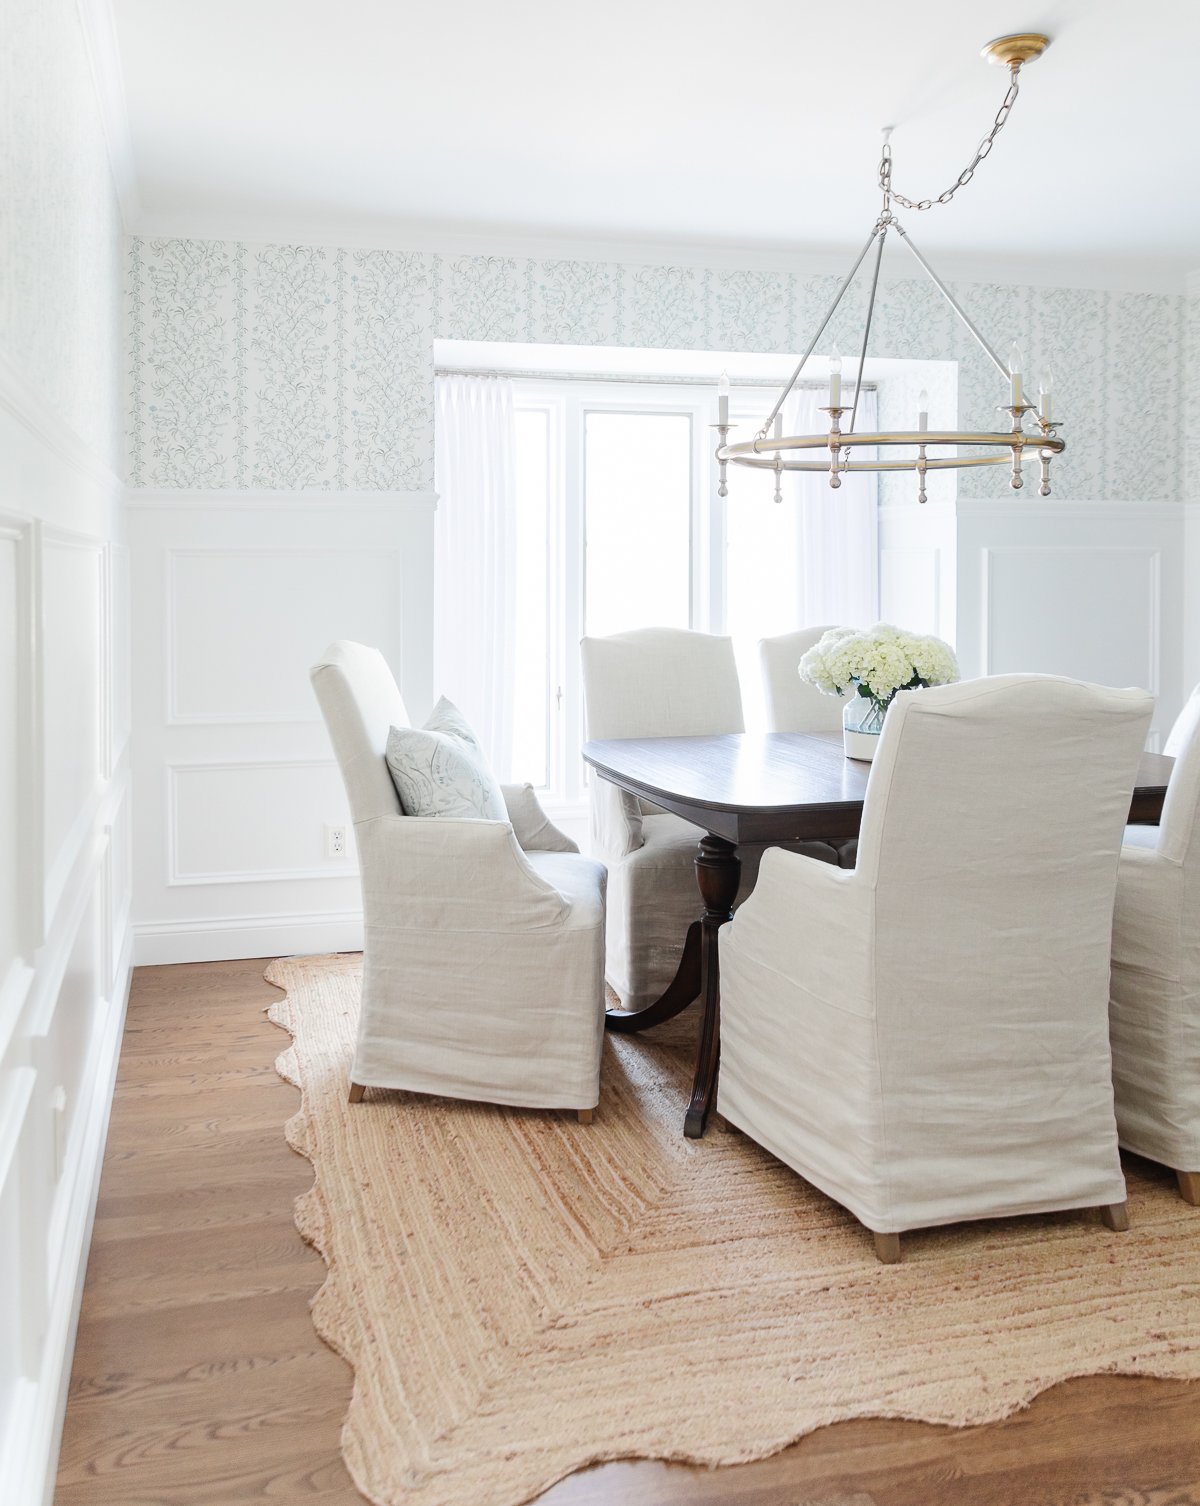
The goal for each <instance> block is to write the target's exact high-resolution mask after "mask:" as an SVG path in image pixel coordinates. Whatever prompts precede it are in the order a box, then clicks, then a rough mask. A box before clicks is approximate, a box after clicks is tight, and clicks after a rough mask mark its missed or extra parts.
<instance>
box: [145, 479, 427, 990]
mask: <svg viewBox="0 0 1200 1506" xmlns="http://www.w3.org/2000/svg"><path fill="white" fill-rule="evenodd" d="M127 517H128V525H129V540H130V547H131V588H132V596H133V618H134V624H135V629H134V634H133V644H134V648H133V662H134V671H133V674H134V679H133V684H134V703H135V711H134V727H133V740H132V745H131V751H132V761H133V768H134V776H135V779H136V781H137V788H138V791H139V800H138V802H137V805H136V807H135V808H134V812H133V825H134V855H133V873H134V908H133V920H134V929H135V933H136V935H137V953H136V955H137V961H138V963H139V964H142V963H158V962H168V961H169V962H181V961H207V960H214V959H217V958H228V957H254V956H262V955H265V954H266V953H267V952H270V951H275V950H278V951H287V952H310V951H320V950H325V949H329V948H332V949H334V950H344V949H346V948H348V947H351V946H356V945H358V944H359V943H360V941H361V934H362V930H361V920H360V918H359V915H358V910H357V906H358V903H359V895H358V880H357V865H356V862H355V860H354V858H353V855H351V857H350V858H349V859H348V860H340V859H330V858H326V857H325V854H324V833H323V827H324V825H325V823H326V822H337V823H338V824H346V825H347V826H349V825H350V822H349V813H348V807H347V804H346V801H345V793H344V790H343V788H342V784H341V779H340V775H339V774H338V772H337V768H336V764H335V762H334V760H333V753H332V749H331V747H330V744H329V739H328V736H327V734H326V731H325V728H324V724H323V723H322V721H321V719H320V715H319V712H318V709H317V704H316V700H315V698H314V696H313V693H312V688H311V685H310V682H309V666H310V665H311V664H312V663H313V662H314V661H315V660H316V658H317V657H318V656H319V655H320V654H321V652H322V651H323V650H324V648H325V646H326V644H327V643H328V641H329V640H330V639H332V638H338V637H350V638H360V639H364V641H367V642H371V643H373V644H374V645H375V646H377V647H378V648H379V649H380V650H381V651H382V652H383V654H384V656H385V658H386V659H387V660H388V662H389V663H390V664H391V665H392V667H393V669H394V671H395V673H396V677H397V679H398V680H399V682H400V685H401V689H402V691H403V694H404V697H405V702H406V705H407V709H408V711H409V713H410V715H411V716H412V717H413V718H414V720H417V721H419V720H420V719H421V718H423V717H424V716H425V715H426V714H427V713H428V711H429V710H430V708H431V706H432V704H433V665H432V653H431V648H432V642H433V632H432V623H433V581H432V568H431V566H432V558H433V523H434V497H433V494H432V493H430V492H421V493H388V494H383V495H380V494H364V493H361V492H348V493H330V492H323V491H322V492H301V493H293V494H291V495H289V496H287V497H280V496H278V495H275V494H273V493H270V492H265V493H264V492H257V493H248V494H243V493H238V494H235V495H230V494H228V493H224V494H221V495H218V496H214V495H213V494H211V493H203V492H202V493H194V494H191V495H186V494H185V495H183V496H180V495H178V494H175V493H165V494H164V493H161V492H159V493H157V494H152V495H147V494H141V495H139V496H138V497H136V498H135V499H134V505H132V506H131V507H130V509H129V511H128V514H127ZM314 595H316V596H319V598H320V599H319V600H316V601H313V600H312V599H311V598H312V597H313V596H314ZM352 853H353V849H352ZM351 906H353V907H354V908H353V909H351V908H348V907H351ZM306 917H307V918H306Z"/></svg>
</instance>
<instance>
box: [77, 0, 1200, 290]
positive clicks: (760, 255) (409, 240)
mask: <svg viewBox="0 0 1200 1506" xmlns="http://www.w3.org/2000/svg"><path fill="white" fill-rule="evenodd" d="M80 3H81V4H82V3H86V4H100V3H103V0H80ZM130 233H131V234H134V235H137V236H140V237H142V238H144V239H147V240H150V239H165V240H207V241H246V242H249V243H252V244H263V243H265V244H274V245H279V244H284V245H288V244H290V245H303V246H327V247H346V248H352V249H363V250H397V251H418V252H429V253H434V254H440V255H443V256H510V257H518V258H520V257H528V258H530V259H532V260H534V261H555V260H563V261H590V262H625V263H631V264H633V265H646V266H673V267H696V268H709V269H712V270H721V271H724V270H737V271H767V272H792V273H795V274H796V275H798V276H802V277H820V276H840V275H842V274H844V273H845V271H846V267H847V264H848V263H849V262H850V261H851V260H852V259H853V256H854V254H855V252H856V251H857V249H858V248H857V246H840V247H839V246H820V245H807V246H779V245H739V244H735V243H732V242H729V241H712V240H709V241H706V240H686V239H681V240H678V241H663V240H655V239H649V238H644V239H643V238H638V237H624V238H621V237H614V236H606V235H599V234H597V235H593V236H588V235H565V234H554V233H550V232H542V231H538V230H531V229H526V230H514V229H512V228H504V227H497V226H490V227H489V226H487V225H446V224H435V223H430V222H419V221H412V222H405V221H384V220H379V221H366V220H352V219H347V220H335V219H331V218H323V217H316V218H312V217H308V218H306V217H303V216H295V217H292V216H283V215H275V216H255V215H247V214H239V213H237V212H221V211H212V212H206V211H202V210H182V211H172V212H163V211H158V212H143V213H142V214H140V215H139V216H138V217H137V219H136V220H135V221H134V222H133V223H132V224H131V225H130ZM922 250H923V251H926V250H928V254H929V256H930V259H931V260H932V261H933V263H934V265H935V266H936V267H937V270H938V272H939V274H940V275H941V276H943V277H945V278H947V279H949V280H950V281H953V282H967V283H1001V284H1015V285H1018V286H1022V287H1070V288H1092V289H1098V290H1107V291H1115V292H1137V293H1170V294H1179V293H1182V292H1183V291H1184V288H1185V285H1186V283H1187V278H1188V274H1189V270H1190V269H1189V267H1188V265H1187V264H1186V262H1183V261H1180V260H1177V259H1173V258H1149V257H1147V258H1140V259H1139V258H1133V257H1128V256H1111V257H1105V256H1093V257H1082V256H1080V255H1078V254H1070V255H1059V256H1053V255H1050V256H1037V257H1033V256H996V255H992V256H989V255H988V254H987V253H974V252H962V251H958V252H954V251H950V252H947V251H939V250H938V249H937V246H936V244H935V245H933V247H932V250H929V248H927V247H925V246H924V245H923V246H922ZM920 275H922V274H921V273H920V269H919V267H918V266H917V264H916V263H915V262H914V261H912V260H911V259H910V258H909V257H907V256H904V255H902V254H900V253H899V251H897V252H895V253H893V254H892V255H890V256H885V258H884V261H883V266H882V269H881V273H880V276H881V280H882V281H884V282H896V281H911V280H912V279H913V278H915V277H918V276H920ZM1193 275H1200V274H1193Z"/></svg>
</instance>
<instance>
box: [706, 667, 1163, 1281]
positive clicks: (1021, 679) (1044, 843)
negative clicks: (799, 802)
mask: <svg viewBox="0 0 1200 1506" xmlns="http://www.w3.org/2000/svg"><path fill="white" fill-rule="evenodd" d="M1152 706H1153V701H1152V699H1151V697H1150V696H1148V695H1146V694H1145V693H1144V692H1142V691H1139V690H1107V689H1103V688H1100V687H1097V686H1091V685H1083V684H1080V683H1078V682H1076V681H1071V680H1060V679H1056V678H1051V677H1047V676H1031V675H1005V676H998V677H996V678H993V679H985V680H973V681H967V682H965V683H962V684H956V685H945V686H939V687H937V688H934V689H930V690H920V691H902V692H901V693H900V694H899V695H898V696H897V697H896V700H895V702H894V703H893V705H892V708H891V710H890V711H889V712H888V716H887V721H886V723H885V724H884V730H883V734H882V737H881V739H880V746H879V751H878V752H877V754H876V755H875V761H874V764H873V765H872V769H871V775H870V782H869V784H868V786H867V796H866V802H865V808H864V812H863V822H862V831H861V834H860V837H859V849H858V865H857V867H856V868H855V869H854V870H853V871H848V870H846V869H840V868H832V867H829V866H828V865H826V864H823V863H813V862H809V861H808V860H807V859H805V858H801V857H795V856H793V855H792V854H791V853H789V852H785V851H782V850H781V849H771V850H769V851H768V852H767V853H766V855H765V857H764V858H763V862H762V868H761V871H760V874H759V879H758V884H757V886H756V888H755V891H754V894H753V895H752V896H751V898H750V899H749V900H747V902H746V903H745V904H744V905H743V906H742V908H741V909H740V910H739V911H738V913H737V915H736V916H735V917H734V919H733V921H732V922H731V923H730V924H729V925H727V926H726V927H725V928H724V929H723V930H722V932H721V940H720V956H721V1075H720V1084H719V1089H718V1098H717V1107H718V1109H719V1111H720V1112H721V1113H722V1114H723V1115H724V1116H725V1117H726V1119H728V1120H729V1121H730V1122H731V1123H732V1124H733V1125H735V1126H737V1127H738V1128H740V1129H742V1130H744V1131H745V1132H746V1133H747V1134H748V1135H750V1136H752V1137H753V1138H754V1139H755V1140H757V1141H758V1143H759V1144H760V1145H763V1146H765V1147H766V1149H767V1150H769V1151H771V1152H772V1154H773V1155H775V1156H777V1157H778V1158H779V1159H780V1160H782V1161H784V1162H786V1163H787V1164H788V1165H789V1166H791V1167H792V1168H793V1169H794V1170H795V1171H797V1172H799V1173H800V1175H801V1176H803V1177H804V1178H805V1179H806V1180H808V1181H810V1182H811V1183H813V1185H814V1186H816V1187H819V1188H820V1189H821V1190H822V1191H824V1192H825V1193H827V1194H828V1195H829V1196H830V1197H832V1198H834V1199H835V1200H836V1201H837V1202H839V1203H841V1204H843V1206H845V1207H846V1208H848V1209H849V1210H850V1211H851V1213H853V1214H854V1216H855V1217H856V1218H858V1219H859V1220H860V1221H861V1222H862V1223H864V1224H865V1225H866V1226H867V1228H869V1229H871V1230H872V1231H874V1233H875V1236H876V1253H877V1254H878V1256H879V1258H880V1259H881V1260H884V1261H893V1260H898V1259H899V1258H900V1241H899V1236H900V1233H901V1232H902V1231H904V1230H906V1229H914V1228H921V1227H924V1226H927V1225H931V1224H944V1223H952V1222H956V1221H958V1220H960V1219H979V1218H990V1217H993V1216H997V1215H1004V1214H1018V1213H1039V1212H1046V1211H1051V1210H1057V1209H1067V1208H1090V1207H1096V1208H1100V1209H1102V1210H1103V1213H1102V1216H1103V1217H1104V1218H1105V1221H1106V1222H1107V1223H1108V1224H1109V1227H1110V1228H1124V1227H1126V1226H1127V1219H1126V1217H1125V1210H1124V1202H1125V1183H1124V1179H1123V1177H1122V1174H1121V1164H1120V1159H1119V1156H1118V1150H1117V1127H1116V1121H1115V1118H1114V1112H1113V1088H1112V1075H1111V1057H1110V1053H1109V1043H1108V959H1109V946H1110V939H1111V923H1112V905H1113V895H1114V892H1115V889H1116V881H1117V857H1118V852H1119V850H1120V844H1121V833H1122V830H1123V828H1124V824H1125V821H1126V818H1127V815H1128V811H1129V802H1130V796H1131V794H1132V790H1133V785H1134V780H1135V778H1136V773H1137V765H1138V758H1139V755H1140V753H1141V749H1142V746H1143V743H1144V741H1145V736H1146V731H1147V728H1148V727H1149V724H1150V713H1151V709H1152Z"/></svg>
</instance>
